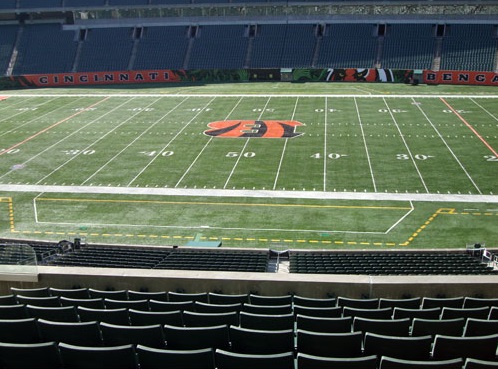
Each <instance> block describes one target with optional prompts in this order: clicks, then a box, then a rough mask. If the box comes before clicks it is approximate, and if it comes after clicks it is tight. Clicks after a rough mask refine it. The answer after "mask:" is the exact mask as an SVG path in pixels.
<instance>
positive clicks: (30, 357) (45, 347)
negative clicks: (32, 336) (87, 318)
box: [0, 342, 62, 369]
mask: <svg viewBox="0 0 498 369" xmlns="http://www.w3.org/2000/svg"><path fill="white" fill-rule="evenodd" d="M0 368H30V369H45V368H51V369H52V368H54V369H58V368H62V363H61V359H60V356H59V351H58V349H57V346H56V344H55V342H43V343H31V344H15V343H4V342H1V343H0Z"/></svg>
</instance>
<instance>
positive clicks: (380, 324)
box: [353, 317, 410, 336]
mask: <svg viewBox="0 0 498 369" xmlns="http://www.w3.org/2000/svg"><path fill="white" fill-rule="evenodd" d="M353 331H360V332H363V333H365V332H371V333H377V334H384V335H391V336H408V334H409V332H410V319H408V318H405V319H392V320H387V319H368V318H360V317H356V318H354V320H353Z"/></svg>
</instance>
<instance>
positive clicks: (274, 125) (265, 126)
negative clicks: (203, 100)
mask: <svg viewBox="0 0 498 369" xmlns="http://www.w3.org/2000/svg"><path fill="white" fill-rule="evenodd" d="M303 125H304V124H303V123H301V122H298V121H296V120H220V121H217V122H211V123H209V124H208V127H209V128H211V129H209V130H207V131H204V134H205V135H207V136H213V137H242V138H294V137H298V136H301V135H302V134H303V133H297V132H296V127H298V126H303Z"/></svg>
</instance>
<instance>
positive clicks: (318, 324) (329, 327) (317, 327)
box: [296, 315, 353, 333]
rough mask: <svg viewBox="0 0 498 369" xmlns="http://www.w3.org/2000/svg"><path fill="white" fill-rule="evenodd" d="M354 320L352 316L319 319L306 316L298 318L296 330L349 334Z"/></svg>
mask: <svg viewBox="0 0 498 369" xmlns="http://www.w3.org/2000/svg"><path fill="white" fill-rule="evenodd" d="M352 324H353V319H352V318H351V317H350V316H347V317H343V318H318V317H311V316H306V315H298V316H297V317H296V329H301V330H305V331H311V332H322V333H349V332H351V326H352Z"/></svg>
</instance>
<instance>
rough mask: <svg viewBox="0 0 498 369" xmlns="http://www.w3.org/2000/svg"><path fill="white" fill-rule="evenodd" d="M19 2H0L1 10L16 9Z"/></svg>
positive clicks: (7, 0) (8, 0) (13, 0)
mask: <svg viewBox="0 0 498 369" xmlns="http://www.w3.org/2000/svg"><path fill="white" fill-rule="evenodd" d="M16 3H17V0H4V1H1V2H0V9H15V7H16Z"/></svg>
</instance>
